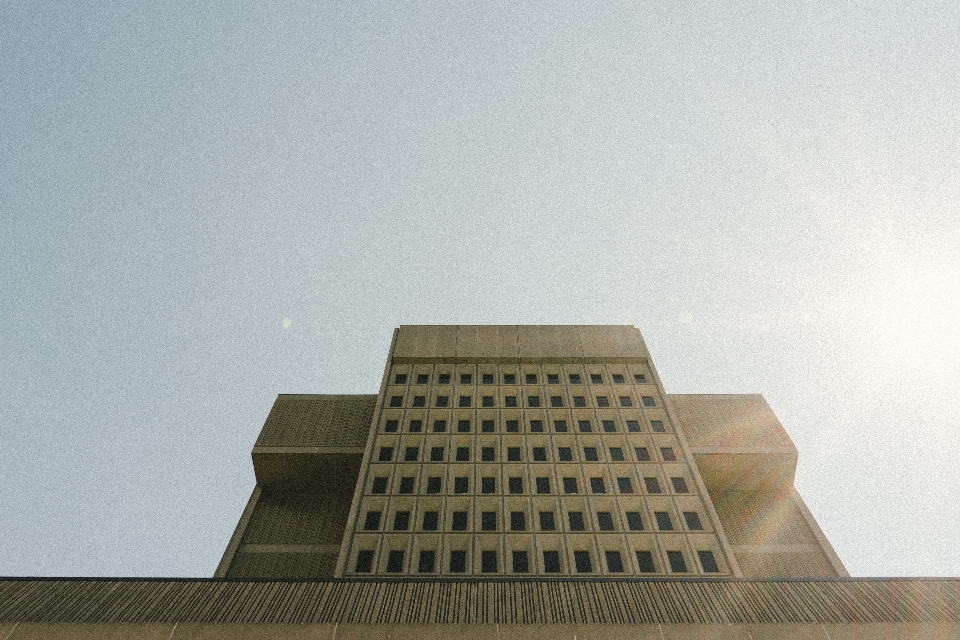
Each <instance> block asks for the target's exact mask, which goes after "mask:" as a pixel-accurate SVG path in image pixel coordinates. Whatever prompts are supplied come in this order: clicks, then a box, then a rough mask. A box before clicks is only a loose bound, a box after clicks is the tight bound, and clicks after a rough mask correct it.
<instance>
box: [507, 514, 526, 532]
mask: <svg viewBox="0 0 960 640" xmlns="http://www.w3.org/2000/svg"><path fill="white" fill-rule="evenodd" d="M526 530H527V514H525V513H524V512H523V511H511V512H510V531H526Z"/></svg>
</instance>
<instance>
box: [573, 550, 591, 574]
mask: <svg viewBox="0 0 960 640" xmlns="http://www.w3.org/2000/svg"><path fill="white" fill-rule="evenodd" d="M573 564H574V565H575V566H576V567H577V573H591V572H593V565H592V564H591V563H590V552H589V551H574V552H573Z"/></svg>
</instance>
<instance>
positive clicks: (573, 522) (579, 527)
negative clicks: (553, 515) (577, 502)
mask: <svg viewBox="0 0 960 640" xmlns="http://www.w3.org/2000/svg"><path fill="white" fill-rule="evenodd" d="M567 521H568V522H569V523H570V531H586V530H587V527H586V526H585V525H584V523H583V514H582V513H580V512H579V511H571V512H570V513H568V514H567Z"/></svg>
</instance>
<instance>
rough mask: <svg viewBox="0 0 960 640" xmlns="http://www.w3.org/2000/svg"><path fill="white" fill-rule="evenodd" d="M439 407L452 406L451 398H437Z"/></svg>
mask: <svg viewBox="0 0 960 640" xmlns="http://www.w3.org/2000/svg"><path fill="white" fill-rule="evenodd" d="M437 406H438V407H449V406H450V396H437Z"/></svg>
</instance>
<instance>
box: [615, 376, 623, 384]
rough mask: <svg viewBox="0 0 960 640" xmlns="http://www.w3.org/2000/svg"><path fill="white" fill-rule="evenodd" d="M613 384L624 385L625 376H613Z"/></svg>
mask: <svg viewBox="0 0 960 640" xmlns="http://www.w3.org/2000/svg"><path fill="white" fill-rule="evenodd" d="M613 384H623V374H622V373H615V374H613Z"/></svg>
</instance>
